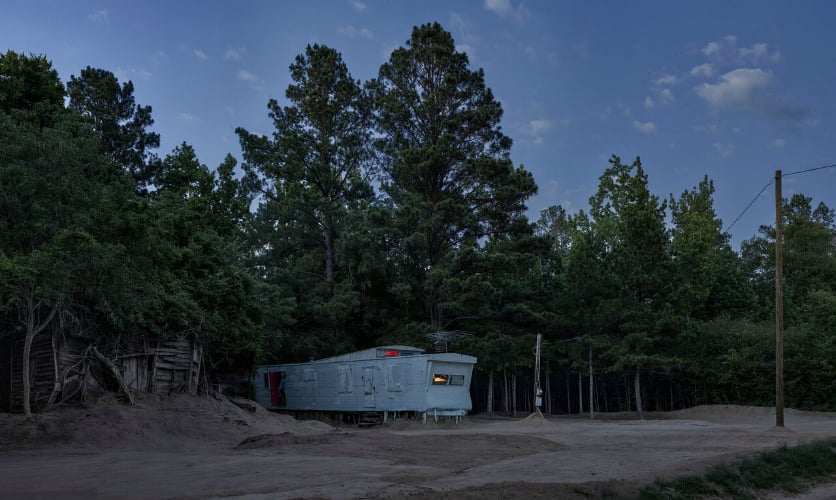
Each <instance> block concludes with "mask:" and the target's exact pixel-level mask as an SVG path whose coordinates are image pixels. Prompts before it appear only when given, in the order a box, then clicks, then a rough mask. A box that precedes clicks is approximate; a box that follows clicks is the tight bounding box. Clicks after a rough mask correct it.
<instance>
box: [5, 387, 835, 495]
mask: <svg viewBox="0 0 836 500" xmlns="http://www.w3.org/2000/svg"><path fill="white" fill-rule="evenodd" d="M653 417H655V418H653V419H646V420H644V421H639V420H633V419H630V418H632V416H631V415H615V416H613V415H610V416H609V417H608V418H603V419H602V418H599V419H597V420H595V421H590V420H588V419H583V418H568V417H559V418H550V419H549V420H545V421H544V420H541V419H532V418H525V419H522V418H518V419H510V418H500V417H494V418H487V417H480V416H475V417H470V418H468V419H466V420H465V421H464V422H462V423H460V424H453V423H440V424H434V423H428V424H426V425H424V424H421V423H418V422H411V421H410V422H407V421H403V420H399V421H396V422H392V421H390V422H389V423H387V424H385V425H383V426H381V427H376V428H372V429H359V428H356V427H353V426H338V427H332V426H330V425H327V424H325V423H322V422H317V421H302V422H297V421H296V420H294V419H292V418H290V417H288V416H284V415H277V414H273V413H269V412H267V411H265V410H263V409H259V410H258V411H256V412H254V413H249V412H246V411H244V410H241V409H240V408H238V407H236V406H234V405H232V404H231V403H229V402H227V401H217V400H211V399H203V398H192V397H187V396H180V397H177V398H173V399H158V398H155V397H152V396H144V397H142V398H139V399H138V401H137V406H136V407H135V408H131V407H128V406H125V405H123V404H120V403H117V402H115V401H112V400H106V401H102V402H100V403H97V404H96V405H93V406H91V407H88V408H81V409H79V408H76V409H65V410H62V411H60V412H54V413H49V414H43V415H37V416H35V417H34V418H33V419H31V420H27V419H25V418H24V417H22V416H19V415H8V414H0V498H4V499H5V498H27V499H33V498H50V499H51V498H68V499H82V498H120V499H121V498H125V499H140V498H141V499H145V498H181V499H192V498H195V499H196V498H200V499H204V498H246V499H273V498H400V497H404V496H408V497H413V498H457V499H458V498H568V499H572V498H600V497H611V498H612V497H617V496H619V495H620V496H628V497H629V496H631V495H633V494H635V492H636V491H637V490H638V488H639V487H640V486H641V485H642V484H645V483H647V482H649V481H652V480H653V479H655V478H657V477H660V476H674V475H679V474H683V473H691V472H699V471H701V470H703V469H705V468H706V467H708V466H710V465H712V464H715V463H719V462H723V461H728V460H732V459H734V458H736V457H738V456H740V455H742V454H747V453H751V452H754V451H757V450H763V449H768V448H774V447H777V446H779V445H781V444H784V443H787V444H795V443H799V442H804V441H810V440H814V439H821V438H828V437H836V414H827V413H808V412H797V411H793V410H788V411H787V412H786V427H785V428H784V429H776V428H775V427H774V414H773V411H772V410H771V409H766V408H752V407H740V406H701V407H697V408H692V409H689V410H683V411H678V412H671V413H666V414H659V415H653ZM817 492H818V493H817ZM817 494H818V495H819V496H809V495H817ZM610 495H612V496H610ZM834 496H836V490H834V489H833V486H832V485H826V486H823V487H820V488H819V489H818V490H814V491H813V492H811V493H808V496H807V497H803V498H805V499H806V500H811V499H813V498H833V497H834ZM774 498H781V497H780V496H775V497H774Z"/></svg>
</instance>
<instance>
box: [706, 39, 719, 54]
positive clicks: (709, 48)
mask: <svg viewBox="0 0 836 500" xmlns="http://www.w3.org/2000/svg"><path fill="white" fill-rule="evenodd" d="M702 53H703V54H705V55H706V56H708V57H712V56H715V55H717V54H719V53H720V42H708V44H707V45H706V46H705V47H703V48H702Z"/></svg>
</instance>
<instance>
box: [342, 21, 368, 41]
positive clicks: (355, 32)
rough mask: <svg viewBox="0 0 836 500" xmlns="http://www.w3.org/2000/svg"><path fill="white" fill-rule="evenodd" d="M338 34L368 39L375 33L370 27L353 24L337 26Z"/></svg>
mask: <svg viewBox="0 0 836 500" xmlns="http://www.w3.org/2000/svg"><path fill="white" fill-rule="evenodd" d="M337 34H338V35H343V36H347V37H348V38H357V37H361V38H365V39H367V40H371V39H372V37H374V33H372V32H371V31H370V30H369V29H368V28H355V27H354V26H352V25H350V24H349V25H348V26H340V27H339V28H337Z"/></svg>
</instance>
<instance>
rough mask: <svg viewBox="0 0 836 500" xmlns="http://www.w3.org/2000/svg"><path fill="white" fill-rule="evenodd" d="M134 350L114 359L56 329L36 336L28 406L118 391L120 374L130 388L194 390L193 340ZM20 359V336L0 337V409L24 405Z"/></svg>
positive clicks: (196, 352) (198, 351)
mask: <svg viewBox="0 0 836 500" xmlns="http://www.w3.org/2000/svg"><path fill="white" fill-rule="evenodd" d="M133 351H135V352H131V353H129V354H124V355H121V356H117V358H116V363H113V360H112V359H108V358H105V357H104V356H102V355H101V354H99V353H98V351H95V349H93V348H92V347H90V345H89V341H88V340H87V339H85V338H82V337H78V336H73V335H70V334H68V333H61V332H52V333H50V332H42V334H41V335H37V336H35V338H34V339H33V341H32V349H31V353H30V358H29V359H30V365H29V367H30V368H29V373H30V381H31V384H32V385H31V388H32V390H31V397H30V402H31V404H32V407H33V409H39V408H44V407H46V406H47V405H48V404H49V402H50V398H52V399H53V402H60V401H68V400H72V399H77V398H79V397H84V396H90V395H95V394H97V393H102V392H104V391H106V390H117V389H119V382H120V381H119V380H118V379H119V378H121V383H123V384H124V388H127V389H132V390H135V391H143V392H150V393H154V394H163V395H168V394H172V393H176V392H188V393H190V394H197V389H198V382H199V379H200V370H201V368H202V366H201V363H202V360H203V349H202V348H201V346H200V343H199V342H197V341H196V340H195V339H193V338H191V337H188V338H184V339H177V340H166V341H155V342H153V343H152V344H145V345H144V346H143V347H141V348H137V349H133ZM136 351H138V352H136ZM91 352H93V353H95V354H96V356H92V355H91ZM22 359H23V339H22V338H15V337H13V336H7V337H4V338H0V411H6V412H18V411H22V409H23V370H22ZM56 382H59V383H58V384H56Z"/></svg>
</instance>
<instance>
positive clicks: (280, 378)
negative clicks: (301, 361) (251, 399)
mask: <svg viewBox="0 0 836 500" xmlns="http://www.w3.org/2000/svg"><path fill="white" fill-rule="evenodd" d="M267 375H268V376H269V378H270V403H271V404H272V405H273V406H287V397H286V395H285V388H286V383H287V382H286V380H285V377H286V373H285V372H268V374H267Z"/></svg>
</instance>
